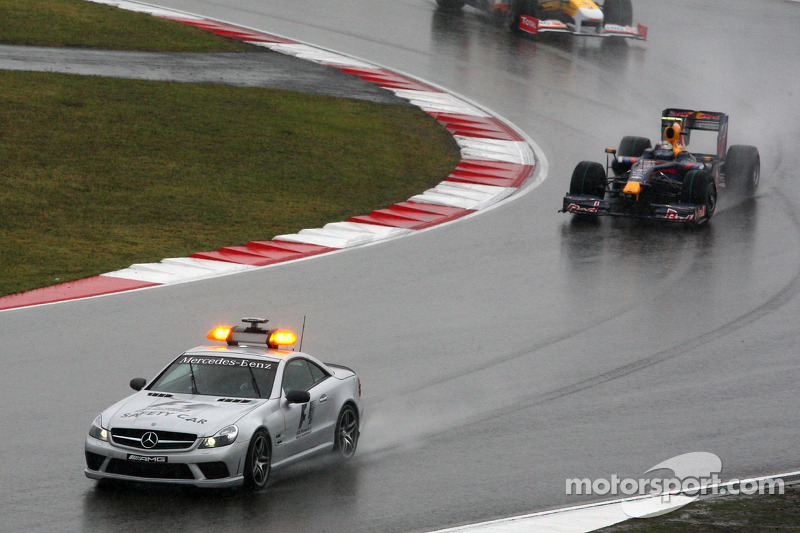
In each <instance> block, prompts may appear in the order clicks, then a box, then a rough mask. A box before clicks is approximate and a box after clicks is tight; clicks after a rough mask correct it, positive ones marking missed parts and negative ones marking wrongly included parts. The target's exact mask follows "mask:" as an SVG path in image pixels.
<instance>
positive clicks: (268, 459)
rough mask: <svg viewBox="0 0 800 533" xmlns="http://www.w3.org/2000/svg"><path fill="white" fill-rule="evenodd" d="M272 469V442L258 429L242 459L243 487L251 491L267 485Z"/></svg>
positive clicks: (265, 433)
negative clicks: (245, 455)
mask: <svg viewBox="0 0 800 533" xmlns="http://www.w3.org/2000/svg"><path fill="white" fill-rule="evenodd" d="M271 469H272V442H271V441H270V439H269V435H268V434H267V432H266V431H264V430H263V429H259V430H258V431H256V432H255V434H254V435H253V438H252V439H250V446H248V447H247V457H246V458H245V460H244V488H245V489H247V490H251V491H257V490H261V489H263V488H264V487H266V486H267V481H269V473H270V470H271Z"/></svg>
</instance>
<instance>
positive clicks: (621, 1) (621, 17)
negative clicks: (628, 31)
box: [603, 0, 633, 26]
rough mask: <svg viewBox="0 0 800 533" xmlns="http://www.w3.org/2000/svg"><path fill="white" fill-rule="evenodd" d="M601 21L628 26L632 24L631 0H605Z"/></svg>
mask: <svg viewBox="0 0 800 533" xmlns="http://www.w3.org/2000/svg"><path fill="white" fill-rule="evenodd" d="M603 23H604V24H619V25H620V26H630V25H631V24H633V6H632V5H631V0H606V3H605V4H604V5H603Z"/></svg>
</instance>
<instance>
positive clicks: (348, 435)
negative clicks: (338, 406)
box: [333, 403, 359, 459]
mask: <svg viewBox="0 0 800 533" xmlns="http://www.w3.org/2000/svg"><path fill="white" fill-rule="evenodd" d="M358 437H359V433H358V411H357V410H356V408H355V407H354V406H353V404H350V403H347V404H345V405H344V407H342V410H341V411H340V412H339V418H338V419H337V420H336V433H334V435H333V452H334V453H335V454H336V455H338V456H339V457H340V458H342V459H350V458H352V457H353V455H355V453H356V447H357V446H358Z"/></svg>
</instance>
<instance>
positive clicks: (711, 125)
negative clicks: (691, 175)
mask: <svg viewBox="0 0 800 533" xmlns="http://www.w3.org/2000/svg"><path fill="white" fill-rule="evenodd" d="M675 122H677V123H678V124H680V126H681V142H682V143H683V145H684V146H689V139H690V137H691V133H692V130H702V131H716V132H717V154H716V156H717V158H719V159H724V158H725V152H726V150H727V149H728V115H726V114H725V113H719V112H717V111H694V110H691V109H676V108H667V109H665V110H664V111H662V112H661V140H662V141H664V140H666V139H665V138H664V130H665V129H666V128H667V127H668V126H671V125H672V124H674V123H675ZM699 155H703V154H699Z"/></svg>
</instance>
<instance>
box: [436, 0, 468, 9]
mask: <svg viewBox="0 0 800 533" xmlns="http://www.w3.org/2000/svg"><path fill="white" fill-rule="evenodd" d="M465 3H466V2H465V0H436V5H437V6H439V9H441V10H443V11H461V9H462V8H463V7H464V4H465Z"/></svg>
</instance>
